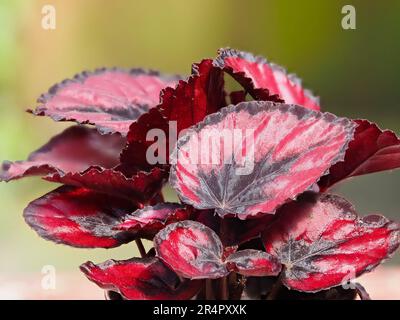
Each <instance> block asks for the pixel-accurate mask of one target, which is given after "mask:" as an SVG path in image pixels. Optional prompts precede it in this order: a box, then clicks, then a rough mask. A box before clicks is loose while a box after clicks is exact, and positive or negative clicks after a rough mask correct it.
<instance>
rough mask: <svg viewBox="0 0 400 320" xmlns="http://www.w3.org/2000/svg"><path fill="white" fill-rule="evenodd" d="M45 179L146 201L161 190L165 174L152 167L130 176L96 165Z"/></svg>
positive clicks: (165, 177)
mask: <svg viewBox="0 0 400 320" xmlns="http://www.w3.org/2000/svg"><path fill="white" fill-rule="evenodd" d="M45 179H46V180H48V181H53V182H59V183H64V184H67V185H73V186H78V187H84V188H87V189H91V190H95V191H98V192H102V193H106V194H111V195H115V196H117V197H122V198H126V199H130V200H132V201H133V200H135V201H140V202H147V201H148V200H149V199H150V198H152V197H153V196H154V195H156V194H157V193H158V192H159V191H160V190H161V188H162V186H163V183H164V182H165V180H166V179H167V176H166V172H165V171H164V170H162V169H159V168H153V169H152V170H150V171H149V172H146V171H138V172H136V173H134V174H133V175H132V176H130V177H126V176H125V175H124V174H123V173H122V172H119V171H116V170H114V169H104V168H101V167H97V166H96V167H90V168H89V169H87V170H85V171H83V172H80V173H79V172H76V173H66V174H60V173H55V174H52V175H49V176H46V177H45Z"/></svg>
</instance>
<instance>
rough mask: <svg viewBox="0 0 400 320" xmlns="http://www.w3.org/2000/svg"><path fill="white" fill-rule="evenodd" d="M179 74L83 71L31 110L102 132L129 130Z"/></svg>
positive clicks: (139, 70)
mask: <svg viewBox="0 0 400 320" xmlns="http://www.w3.org/2000/svg"><path fill="white" fill-rule="evenodd" d="M178 79H180V77H178V76H163V75H160V74H159V73H158V72H155V71H144V70H141V69H131V70H123V69H117V68H113V69H106V68H103V69H98V70H95V71H94V72H88V71H84V72H82V73H80V74H77V75H76V76H75V77H74V78H73V79H72V80H71V79H67V80H64V81H62V82H61V83H59V84H56V85H55V86H53V87H52V88H50V90H49V92H48V93H46V94H43V95H42V96H41V97H40V98H39V99H38V102H39V103H40V105H39V106H38V107H37V108H36V109H35V110H34V111H32V110H29V111H30V112H32V113H33V114H35V115H41V116H43V115H45V116H49V117H51V118H52V119H54V120H55V121H75V122H77V123H81V124H92V125H95V126H96V127H97V129H98V130H99V131H100V132H101V133H110V132H119V133H121V134H122V135H126V134H127V133H128V129H129V126H130V124H131V123H132V122H133V121H136V120H137V118H138V117H139V116H140V115H141V114H142V113H144V112H147V111H148V110H149V109H150V108H152V107H154V106H156V105H157V104H158V103H159V96H160V91H161V90H162V89H163V88H165V87H168V86H174V85H175V84H176V82H177V81H178Z"/></svg>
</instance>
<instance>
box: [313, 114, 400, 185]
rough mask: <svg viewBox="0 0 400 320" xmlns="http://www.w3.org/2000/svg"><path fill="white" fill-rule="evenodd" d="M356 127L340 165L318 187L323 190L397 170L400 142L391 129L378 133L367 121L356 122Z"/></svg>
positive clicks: (399, 159) (399, 161)
mask: <svg viewBox="0 0 400 320" xmlns="http://www.w3.org/2000/svg"><path fill="white" fill-rule="evenodd" d="M355 122H356V123H357V125H358V127H357V128H356V131H355V134H354V140H353V141H351V142H350V144H349V148H348V149H347V151H346V155H345V158H344V161H343V162H339V163H337V164H335V165H334V166H333V167H332V168H331V169H330V170H329V174H328V175H326V176H324V177H322V179H321V181H320V182H319V185H320V187H321V189H322V190H326V189H327V188H329V187H331V186H332V185H334V184H335V183H337V182H339V181H341V180H343V179H346V178H350V177H355V176H360V175H363V174H368V173H374V172H379V171H384V170H390V169H397V168H399V167H400V140H399V138H398V137H397V136H396V134H395V133H394V132H392V131H390V130H384V131H383V130H381V129H379V128H378V126H377V125H376V124H374V123H371V122H369V121H367V120H355Z"/></svg>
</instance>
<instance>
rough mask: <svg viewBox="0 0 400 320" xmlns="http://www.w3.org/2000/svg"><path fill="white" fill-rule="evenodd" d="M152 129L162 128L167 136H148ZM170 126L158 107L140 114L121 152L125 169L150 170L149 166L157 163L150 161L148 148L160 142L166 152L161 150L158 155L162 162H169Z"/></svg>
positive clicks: (130, 129)
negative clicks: (160, 138) (157, 137)
mask: <svg viewBox="0 0 400 320" xmlns="http://www.w3.org/2000/svg"><path fill="white" fill-rule="evenodd" d="M152 129H160V130H161V131H162V132H164V133H165V136H164V137H163V138H162V140H161V141H158V140H157V139H153V138H151V139H150V137H149V138H148V137H147V134H148V133H149V132H150V130H152ZM168 134H169V127H168V121H167V120H166V119H165V118H164V117H163V116H162V114H161V113H160V110H159V109H158V108H153V109H151V110H150V111H149V112H147V113H145V114H143V115H142V116H140V118H139V119H138V120H137V121H136V122H134V123H133V124H132V125H131V127H130V128H129V133H128V136H127V140H128V142H127V146H126V147H125V148H124V150H123V151H122V154H121V163H122V168H123V170H129V169H130V168H139V169H145V170H148V169H149V168H151V167H153V166H154V165H156V163H149V161H148V157H147V150H148V149H149V147H150V146H151V145H153V144H154V143H155V141H154V140H156V142H157V143H160V145H162V146H164V148H165V150H164V151H165V152H162V151H161V150H159V151H160V154H158V157H159V158H160V162H161V164H166V163H168V157H169V151H168V150H169V139H168Z"/></svg>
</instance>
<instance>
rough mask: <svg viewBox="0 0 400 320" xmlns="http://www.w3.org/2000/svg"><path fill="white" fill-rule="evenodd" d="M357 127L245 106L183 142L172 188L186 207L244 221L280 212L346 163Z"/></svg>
mask: <svg viewBox="0 0 400 320" xmlns="http://www.w3.org/2000/svg"><path fill="white" fill-rule="evenodd" d="M353 131H354V124H353V123H352V122H351V121H350V120H348V119H345V118H338V117H335V116H334V115H332V114H329V113H321V112H317V111H312V110H308V109H305V108H302V107H299V106H294V105H286V104H274V103H272V102H243V103H240V104H238V105H237V106H230V107H226V108H224V109H222V110H221V111H220V112H218V113H215V114H212V115H210V116H208V117H207V118H206V119H205V120H204V121H202V122H200V123H199V124H198V125H197V126H194V127H192V128H191V129H189V130H188V131H187V132H186V134H185V135H184V136H183V137H182V138H181V139H179V140H178V143H177V148H176V149H175V151H174V154H173V158H172V159H173V161H172V163H173V165H172V166H171V172H170V183H171V185H172V186H173V187H174V188H175V190H176V191H177V192H178V194H179V196H180V198H181V199H182V201H184V202H185V203H188V204H191V205H193V206H194V207H195V208H197V209H214V208H215V209H216V211H217V213H218V214H220V215H221V216H225V215H227V214H229V215H231V214H234V215H237V216H238V217H239V218H241V219H246V218H249V217H254V216H257V215H259V214H260V212H261V213H273V212H274V210H275V209H276V208H277V207H278V206H280V205H282V204H283V203H284V202H286V201H287V200H289V199H292V198H294V197H296V196H297V195H298V194H299V193H301V192H303V191H305V190H307V189H308V188H310V187H311V186H312V185H313V184H315V182H317V181H318V179H319V178H320V177H321V176H322V175H323V174H324V173H325V172H326V171H327V170H328V169H329V168H330V167H331V166H332V165H333V164H334V163H336V162H338V161H340V160H342V159H343V156H344V152H345V150H346V148H347V144H348V142H349V141H350V140H351V139H352V137H353Z"/></svg>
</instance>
